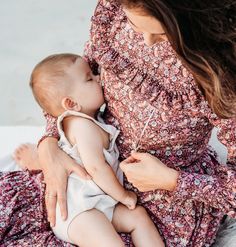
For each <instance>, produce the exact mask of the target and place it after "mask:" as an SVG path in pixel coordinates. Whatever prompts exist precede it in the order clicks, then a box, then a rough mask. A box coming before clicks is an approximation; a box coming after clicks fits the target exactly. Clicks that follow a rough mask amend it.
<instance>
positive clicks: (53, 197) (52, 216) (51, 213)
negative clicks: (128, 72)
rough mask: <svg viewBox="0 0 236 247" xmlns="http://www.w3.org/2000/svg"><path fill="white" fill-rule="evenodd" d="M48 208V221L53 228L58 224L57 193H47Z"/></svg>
mask: <svg viewBox="0 0 236 247" xmlns="http://www.w3.org/2000/svg"><path fill="white" fill-rule="evenodd" d="M45 200H46V208H47V214H48V221H49V222H50V225H51V227H53V226H55V223H56V210H55V209H56V204H57V193H56V192H50V191H47V192H46V198H45Z"/></svg>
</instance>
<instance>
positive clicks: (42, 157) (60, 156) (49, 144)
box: [38, 137, 91, 226]
mask: <svg viewBox="0 0 236 247" xmlns="http://www.w3.org/2000/svg"><path fill="white" fill-rule="evenodd" d="M38 154H39V161H40V165H41V167H42V170H43V174H44V182H45V183H46V198H45V201H46V208H47V213H48V221H49V222H50V225H51V226H55V221H56V204H57V202H58V204H59V207H60V210H61V215H62V218H63V219H64V220H66V218H67V201H66V198H67V197H66V190H67V180H68V176H69V175H70V174H71V173H72V172H74V173H76V174H77V175H78V176H80V177H81V178H83V179H91V177H90V176H89V175H88V174H87V172H86V170H85V169H84V168H82V167H81V166H79V165H78V164H77V163H76V162H75V161H74V160H73V159H71V158H70V157H69V156H68V155H67V154H66V153H65V152H63V151H62V150H61V149H60V148H59V147H58V145H57V139H55V138H52V137H48V138H46V139H45V140H44V141H42V142H41V143H40V145H39V148H38Z"/></svg>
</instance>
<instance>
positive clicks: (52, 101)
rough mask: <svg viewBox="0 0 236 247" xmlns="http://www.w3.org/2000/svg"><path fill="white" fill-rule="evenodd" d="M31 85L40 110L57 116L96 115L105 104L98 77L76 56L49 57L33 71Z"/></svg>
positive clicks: (60, 55) (58, 55)
mask: <svg viewBox="0 0 236 247" xmlns="http://www.w3.org/2000/svg"><path fill="white" fill-rule="evenodd" d="M30 86H31V88H32V91H33V94H34V97H35V99H36V101H37V102H38V104H39V105H40V106H41V108H42V109H43V110H44V111H46V112H48V113H50V114H51V115H53V116H55V117H57V116H59V115H60V114H62V113H63V112H64V111H65V110H74V111H81V112H83V113H85V114H88V115H93V114H95V113H96V111H97V110H98V109H99V108H100V106H101V105H102V104H103V103H104V98H103V92H102V87H101V85H100V84H99V79H98V76H95V75H93V73H92V71H91V69H90V67H89V65H88V63H87V62H86V61H85V60H84V59H83V58H82V57H80V56H78V55H75V54H56V55H51V56H49V57H46V58H45V59H44V60H42V61H41V62H40V63H39V64H37V65H36V67H35V68H34V70H33V72H32V74H31V78H30Z"/></svg>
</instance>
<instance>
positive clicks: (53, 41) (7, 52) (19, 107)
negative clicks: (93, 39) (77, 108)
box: [0, 0, 97, 126]
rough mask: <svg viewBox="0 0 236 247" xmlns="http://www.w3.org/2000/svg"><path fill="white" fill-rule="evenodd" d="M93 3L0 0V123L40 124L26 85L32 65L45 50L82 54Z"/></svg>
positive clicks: (81, 1)
mask: <svg viewBox="0 0 236 247" xmlns="http://www.w3.org/2000/svg"><path fill="white" fill-rule="evenodd" d="M96 2H97V0H69V1H66V0H40V1H37V0H7V1H4V0H1V1H0V28H1V35H0V54H1V56H0V67H1V69H0V78H1V80H0V92H1V97H0V105H1V108H0V109H1V110H0V113H1V117H0V126H2V125H4V126H5V125H41V124H43V123H44V120H43V118H42V114H41V111H40V109H39V107H38V106H37V104H36V103H35V102H34V100H33V97H32V95H31V91H30V89H29V86H28V81H29V76H30V73H31V70H32V68H33V67H34V65H35V64H36V63H37V62H39V60H41V59H42V58H44V57H45V56H47V55H49V54H53V53H59V52H73V53H82V51H83V46H84V43H85V41H86V40H87V39H88V36H89V27H90V17H91V16H92V13H93V11H94V8H95V6H96Z"/></svg>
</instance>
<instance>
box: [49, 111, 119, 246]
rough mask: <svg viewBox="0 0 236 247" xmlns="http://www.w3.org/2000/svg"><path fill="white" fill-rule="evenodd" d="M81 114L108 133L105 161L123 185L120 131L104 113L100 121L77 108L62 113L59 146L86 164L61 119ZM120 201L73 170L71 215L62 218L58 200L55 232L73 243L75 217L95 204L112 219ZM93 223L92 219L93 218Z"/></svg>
mask: <svg viewBox="0 0 236 247" xmlns="http://www.w3.org/2000/svg"><path fill="white" fill-rule="evenodd" d="M72 115H73V116H78V117H83V118H87V119H90V120H91V121H93V122H94V123H95V124H97V125H98V126H100V127H101V128H102V129H103V130H104V131H106V132H107V133H109V136H110V145H109V148H108V149H103V154H104V156H105V160H106V162H107V163H108V164H109V165H110V166H111V167H112V169H113V170H114V173H115V174H116V177H117V179H118V180H119V182H120V183H121V184H122V185H123V173H122V171H121V170H120V168H119V161H118V158H119V152H118V149H117V146H116V144H115V140H116V138H117V136H118V134H119V131H118V130H117V129H116V128H115V127H114V126H112V125H107V124H105V123H104V121H103V120H102V118H101V116H100V115H99V116H98V121H97V120H95V119H93V118H91V117H90V116H88V115H86V114H83V113H80V112H75V111H66V112H64V113H63V114H62V115H61V116H59V117H58V120H57V127H58V131H59V135H60V140H59V142H58V145H59V147H60V148H61V149H62V150H64V151H65V152H66V153H67V154H69V155H70V156H71V157H72V158H73V159H74V160H76V161H77V162H78V165H81V166H83V164H82V162H81V159H80V157H79V152H78V150H77V146H76V145H74V146H72V145H71V144H70V142H69V141H68V140H67V138H66V137H65V134H64V131H63V128H62V121H63V119H64V118H65V117H67V116H72ZM116 204H117V201H116V200H114V199H113V198H112V197H111V196H109V195H107V194H105V193H104V192H103V191H102V190H101V189H100V188H99V187H98V186H97V185H96V184H95V183H94V182H93V181H92V180H84V179H81V178H80V177H79V176H77V175H76V174H75V173H72V174H71V175H70V176H69V178H68V186H67V209H68V218H67V220H66V221H63V220H62V218H61V213H60V208H59V205H58V204H57V207H56V225H55V227H53V231H54V233H55V235H56V236H57V237H58V238H60V239H62V240H64V241H66V242H70V243H72V241H71V240H70V239H69V236H68V227H69V225H70V223H71V222H72V220H73V219H74V218H75V217H76V216H77V215H79V214H80V213H82V212H84V211H87V210H90V209H92V208H96V209H98V210H100V211H102V212H103V213H104V214H105V215H106V217H107V218H108V219H109V220H110V221H111V220H112V216H113V210H114V207H115V205H116ZM91 224H92V222H91Z"/></svg>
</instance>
